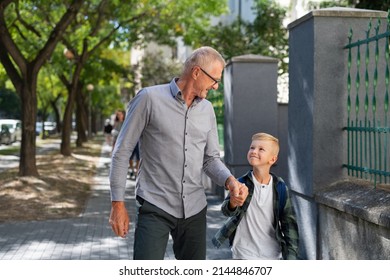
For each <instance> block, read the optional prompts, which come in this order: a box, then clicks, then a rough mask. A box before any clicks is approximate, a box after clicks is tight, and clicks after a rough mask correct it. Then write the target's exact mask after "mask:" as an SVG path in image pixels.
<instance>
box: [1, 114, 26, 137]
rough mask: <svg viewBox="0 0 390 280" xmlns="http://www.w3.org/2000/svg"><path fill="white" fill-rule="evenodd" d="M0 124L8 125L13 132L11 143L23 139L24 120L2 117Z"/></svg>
mask: <svg viewBox="0 0 390 280" xmlns="http://www.w3.org/2000/svg"><path fill="white" fill-rule="evenodd" d="M0 125H1V126H2V125H6V126H7V127H8V130H9V133H10V134H11V143H13V142H16V141H21V140H22V122H21V121H20V120H13V119H0Z"/></svg>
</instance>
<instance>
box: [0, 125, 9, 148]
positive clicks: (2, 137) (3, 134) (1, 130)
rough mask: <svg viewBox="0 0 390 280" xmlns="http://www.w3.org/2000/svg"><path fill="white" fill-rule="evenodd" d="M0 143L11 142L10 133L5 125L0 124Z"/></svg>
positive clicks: (7, 143)
mask: <svg viewBox="0 0 390 280" xmlns="http://www.w3.org/2000/svg"><path fill="white" fill-rule="evenodd" d="M0 144H6V145H9V144H11V133H10V132H9V128H8V126H7V125H5V124H2V125H1V126H0Z"/></svg>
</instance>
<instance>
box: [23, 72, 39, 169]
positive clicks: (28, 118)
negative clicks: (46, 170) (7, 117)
mask: <svg viewBox="0 0 390 280" xmlns="http://www.w3.org/2000/svg"><path fill="white" fill-rule="evenodd" d="M28 73H29V76H30V77H25V79H24V80H23V85H22V87H21V89H22V90H21V101H22V140H21V145H20V161H19V176H39V173H38V169H37V165H36V159H35V153H36V146H35V145H36V135H35V123H36V118H37V95H36V90H35V89H36V78H37V74H38V73H32V71H28Z"/></svg>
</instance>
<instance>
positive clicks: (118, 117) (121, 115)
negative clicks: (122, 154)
mask: <svg viewBox="0 0 390 280" xmlns="http://www.w3.org/2000/svg"><path fill="white" fill-rule="evenodd" d="M125 117H126V111H125V110H122V109H119V110H117V111H116V113H115V122H114V126H113V128H112V131H111V135H112V149H113V150H114V148H115V143H116V140H117V138H118V135H119V132H120V130H121V129H122V125H123V121H124V120H125Z"/></svg>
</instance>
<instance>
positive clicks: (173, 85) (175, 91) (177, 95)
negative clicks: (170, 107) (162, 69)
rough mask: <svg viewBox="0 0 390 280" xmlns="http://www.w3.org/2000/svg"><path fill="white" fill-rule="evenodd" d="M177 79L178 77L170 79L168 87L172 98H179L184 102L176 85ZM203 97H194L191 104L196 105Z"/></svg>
mask: <svg viewBox="0 0 390 280" xmlns="http://www.w3.org/2000/svg"><path fill="white" fill-rule="evenodd" d="M178 80H179V78H177V77H175V78H173V79H172V80H171V82H170V83H169V87H170V89H171V94H172V96H173V97H174V98H178V99H180V100H181V101H183V102H184V99H183V96H182V93H181V91H180V89H179V87H178V86H177V84H176V82H177V81H178ZM202 100H203V99H201V98H199V97H196V98H195V100H194V102H193V103H192V105H193V106H194V105H196V104H198V103H199V102H201V101H202Z"/></svg>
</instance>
